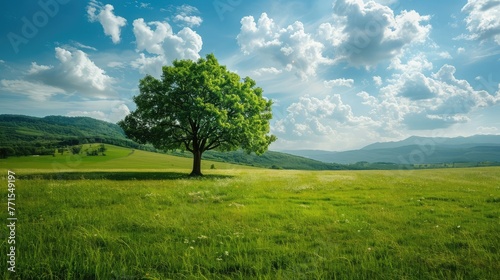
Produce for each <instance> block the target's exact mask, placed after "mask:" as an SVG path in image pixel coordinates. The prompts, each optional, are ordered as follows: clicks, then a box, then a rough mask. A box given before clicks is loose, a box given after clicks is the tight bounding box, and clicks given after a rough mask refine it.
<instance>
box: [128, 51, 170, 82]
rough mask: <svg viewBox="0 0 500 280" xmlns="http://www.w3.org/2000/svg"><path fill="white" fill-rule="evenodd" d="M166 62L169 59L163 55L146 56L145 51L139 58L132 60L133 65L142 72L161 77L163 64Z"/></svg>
mask: <svg viewBox="0 0 500 280" xmlns="http://www.w3.org/2000/svg"><path fill="white" fill-rule="evenodd" d="M165 64H167V60H166V59H165V57H164V56H162V55H157V56H150V57H146V55H145V54H144V53H141V54H140V57H139V58H138V59H136V60H134V61H132V63H131V66H132V67H134V68H136V69H138V70H139V72H140V73H141V74H144V75H146V74H149V75H151V76H153V77H156V78H160V77H161V74H162V66H163V65H165Z"/></svg>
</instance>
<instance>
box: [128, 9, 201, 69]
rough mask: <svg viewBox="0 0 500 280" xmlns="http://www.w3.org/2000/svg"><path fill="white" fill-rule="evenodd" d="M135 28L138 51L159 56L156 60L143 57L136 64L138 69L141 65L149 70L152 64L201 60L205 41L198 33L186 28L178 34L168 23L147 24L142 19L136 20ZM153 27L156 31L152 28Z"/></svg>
mask: <svg viewBox="0 0 500 280" xmlns="http://www.w3.org/2000/svg"><path fill="white" fill-rule="evenodd" d="M133 26H134V30H133V31H134V35H135V37H136V50H137V51H147V52H148V53H150V54H155V55H157V57H155V58H146V57H145V56H144V55H141V57H140V58H139V59H138V60H136V62H135V65H136V68H141V67H139V66H137V65H139V64H141V63H142V65H144V67H143V68H147V67H148V66H150V65H152V64H155V65H156V64H157V63H158V62H159V61H163V62H166V61H167V60H169V61H172V60H174V59H191V60H197V59H199V58H200V55H199V52H200V51H201V49H202V47H203V40H202V38H201V36H200V35H198V33H196V32H195V31H193V30H192V29H190V28H188V27H184V28H183V29H182V30H181V31H179V32H178V33H177V34H176V33H174V32H173V30H172V27H171V26H170V25H169V24H168V23H167V22H159V21H155V22H149V23H145V22H144V19H142V18H139V19H136V20H134V23H133ZM153 26H154V27H155V29H154V30H153V29H152V28H151V27H153ZM160 70H161V69H160Z"/></svg>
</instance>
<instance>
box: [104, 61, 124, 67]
mask: <svg viewBox="0 0 500 280" xmlns="http://www.w3.org/2000/svg"><path fill="white" fill-rule="evenodd" d="M107 66H108V67H110V68H125V63H123V62H119V61H111V62H109V63H108V64H107Z"/></svg>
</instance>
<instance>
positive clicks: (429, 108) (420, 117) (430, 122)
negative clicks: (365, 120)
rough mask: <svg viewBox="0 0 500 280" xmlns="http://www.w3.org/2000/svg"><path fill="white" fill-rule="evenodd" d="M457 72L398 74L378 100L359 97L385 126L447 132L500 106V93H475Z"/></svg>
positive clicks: (451, 68)
mask: <svg viewBox="0 0 500 280" xmlns="http://www.w3.org/2000/svg"><path fill="white" fill-rule="evenodd" d="M455 72H456V68H455V67H454V66H452V65H443V66H442V67H441V68H440V69H439V70H438V71H437V72H435V73H432V74H431V75H429V76H426V75H424V74H423V73H421V72H404V73H401V74H395V75H394V76H393V77H392V79H389V80H388V81H389V84H388V85H387V86H385V87H383V88H381V90H380V95H379V96H378V97H374V96H371V95H369V94H368V93H366V92H363V93H359V94H358V96H360V97H361V98H363V100H364V102H363V104H365V105H367V106H369V107H371V108H372V111H371V114H372V116H373V117H374V118H375V119H376V118H378V117H380V118H381V119H384V118H385V120H384V122H387V123H392V124H393V125H394V126H395V127H396V126H397V125H398V124H401V125H404V126H405V127H406V128H409V129H413V130H421V129H426V130H427V129H436V128H446V127H449V126H451V125H453V124H457V123H465V122H468V121H469V118H468V115H469V114H470V113H471V112H473V111H475V110H478V109H480V108H484V107H490V106H494V105H496V104H499V103H500V92H497V93H496V94H494V95H492V94H489V93H488V92H487V91H484V90H475V89H474V88H473V87H472V86H471V85H470V84H469V83H468V82H467V81H466V80H459V79H457V78H456V77H455Z"/></svg>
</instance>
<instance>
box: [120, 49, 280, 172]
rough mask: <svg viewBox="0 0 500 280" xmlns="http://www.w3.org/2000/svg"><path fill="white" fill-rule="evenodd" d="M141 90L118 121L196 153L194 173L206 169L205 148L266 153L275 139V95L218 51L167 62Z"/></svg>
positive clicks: (132, 132) (164, 144) (149, 138)
mask: <svg viewBox="0 0 500 280" xmlns="http://www.w3.org/2000/svg"><path fill="white" fill-rule="evenodd" d="M139 90H140V94H139V95H137V96H135V97H134V102H135V103H136V105H137V109H136V110H135V111H133V112H131V113H130V114H129V115H128V116H127V117H125V119H124V120H122V121H120V122H119V125H120V126H121V127H122V128H123V130H124V131H125V133H126V134H127V135H128V136H129V137H130V138H132V139H134V140H135V141H137V142H139V143H143V144H145V143H151V144H153V145H154V146H155V147H156V148H157V149H164V150H171V149H186V150H188V151H190V152H191V153H193V170H192V172H191V175H193V176H198V175H202V173H201V157H202V154H203V153H204V152H205V151H208V150H213V149H217V150H220V151H231V150H236V149H238V148H242V149H244V150H245V151H247V152H249V153H250V152H255V153H257V154H262V153H264V152H265V151H266V150H267V148H268V146H269V144H271V143H272V142H273V141H275V140H276V137H275V136H274V135H270V134H269V132H270V126H269V121H270V120H271V118H272V113H271V105H272V101H270V100H266V99H265V98H264V97H263V96H262V92H263V91H262V89H261V88H259V87H257V86H256V83H255V81H254V80H252V79H250V78H249V77H246V78H244V79H241V78H240V76H238V75H237V74H236V73H233V72H230V71H228V70H227V69H226V67H225V66H222V65H219V63H218V61H217V59H216V58H215V56H214V55H213V54H209V55H207V56H206V59H203V58H200V59H199V60H198V61H197V62H195V61H192V60H175V61H174V62H173V65H172V66H164V67H163V75H162V78H161V80H158V79H156V78H154V77H152V76H149V75H148V76H146V77H145V78H143V79H142V80H141V81H140V84H139Z"/></svg>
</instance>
